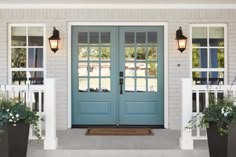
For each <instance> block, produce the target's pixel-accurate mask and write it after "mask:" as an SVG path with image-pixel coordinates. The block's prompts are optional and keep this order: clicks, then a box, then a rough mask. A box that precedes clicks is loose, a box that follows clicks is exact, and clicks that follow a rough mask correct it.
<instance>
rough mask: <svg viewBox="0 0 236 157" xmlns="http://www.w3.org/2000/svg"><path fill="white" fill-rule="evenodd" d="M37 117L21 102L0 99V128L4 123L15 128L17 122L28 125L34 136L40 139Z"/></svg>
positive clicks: (2, 97)
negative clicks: (30, 126)
mask: <svg viewBox="0 0 236 157" xmlns="http://www.w3.org/2000/svg"><path fill="white" fill-rule="evenodd" d="M38 120H39V116H38V115H37V113H36V112H33V111H31V109H30V108H29V107H27V106H26V104H25V103H23V102H17V101H15V100H13V99H7V98H5V97H4V96H1V97H0V127H1V126H3V125H4V123H6V122H8V123H11V124H12V125H13V126H16V125H17V123H18V122H23V123H25V124H30V125H32V126H33V131H34V134H35V135H36V136H37V137H38V139H41V136H40V133H39V128H38Z"/></svg>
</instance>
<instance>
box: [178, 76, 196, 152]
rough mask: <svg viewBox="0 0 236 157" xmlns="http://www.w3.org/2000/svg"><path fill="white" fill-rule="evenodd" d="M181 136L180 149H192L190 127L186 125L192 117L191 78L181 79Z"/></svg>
mask: <svg viewBox="0 0 236 157" xmlns="http://www.w3.org/2000/svg"><path fill="white" fill-rule="evenodd" d="M181 101H182V102H181V137H180V140H179V144H180V148H181V149H193V138H192V129H187V128H186V126H187V125H188V122H189V121H190V120H191V118H192V79H191V78H184V79H182V89H181Z"/></svg>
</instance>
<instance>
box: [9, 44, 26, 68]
mask: <svg viewBox="0 0 236 157" xmlns="http://www.w3.org/2000/svg"><path fill="white" fill-rule="evenodd" d="M11 67H12V68H26V49H25V48H12V49H11Z"/></svg>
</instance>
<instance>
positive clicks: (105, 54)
mask: <svg viewBox="0 0 236 157" xmlns="http://www.w3.org/2000/svg"><path fill="white" fill-rule="evenodd" d="M101 59H102V60H110V59H111V49H110V47H101Z"/></svg>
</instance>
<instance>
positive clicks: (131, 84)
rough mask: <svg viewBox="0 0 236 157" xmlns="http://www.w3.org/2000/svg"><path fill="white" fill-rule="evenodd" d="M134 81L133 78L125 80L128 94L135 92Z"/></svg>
mask: <svg viewBox="0 0 236 157" xmlns="http://www.w3.org/2000/svg"><path fill="white" fill-rule="evenodd" d="M134 87H135V85H134V79H133V78H125V91H126V92H134V90H135V88H134Z"/></svg>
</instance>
